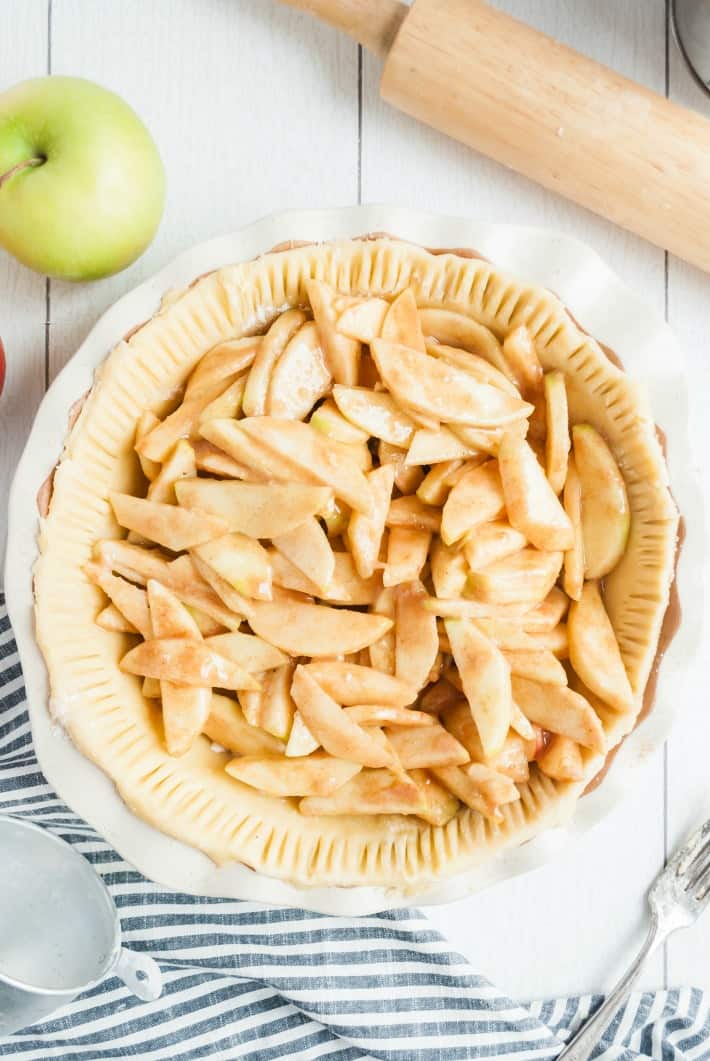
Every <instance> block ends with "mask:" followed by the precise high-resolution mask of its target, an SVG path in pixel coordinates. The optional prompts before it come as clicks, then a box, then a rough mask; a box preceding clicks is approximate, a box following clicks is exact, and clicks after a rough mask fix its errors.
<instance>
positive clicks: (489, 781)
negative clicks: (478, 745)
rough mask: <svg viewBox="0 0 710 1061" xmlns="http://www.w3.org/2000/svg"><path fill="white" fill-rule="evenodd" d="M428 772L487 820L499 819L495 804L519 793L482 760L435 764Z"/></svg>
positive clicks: (510, 783) (497, 806)
mask: <svg viewBox="0 0 710 1061" xmlns="http://www.w3.org/2000/svg"><path fill="white" fill-rule="evenodd" d="M432 774H433V775H434V777H435V778H436V780H437V781H439V782H440V783H441V784H442V785H444V787H445V788H447V789H448V790H449V792H451V793H453V795H454V796H456V798H457V799H460V800H461V802H462V803H464V804H465V805H466V806H467V807H470V808H471V810H475V811H478V813H479V814H482V815H483V817H484V818H488V819H490V820H491V821H500V819H501V813H500V810H499V809H498V808H499V807H501V806H503V805H505V804H506V803H515V802H516V801H517V800H518V799H520V793H519V792H518V790H517V788H516V787H515V785H514V784H513V782H512V781H511V780H510V778H509V777H505V775H504V774H499V773H498V772H497V771H495V770H491V769H490V767H488V766H484V764H483V763H468V764H467V765H466V766H437V767H435V768H434V769H433V770H432Z"/></svg>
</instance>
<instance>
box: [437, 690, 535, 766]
mask: <svg viewBox="0 0 710 1061" xmlns="http://www.w3.org/2000/svg"><path fill="white" fill-rule="evenodd" d="M441 718H442V722H443V724H444V726H445V727H446V729H447V730H448V731H449V733H451V735H452V736H453V737H455V738H456V740H457V741H459V743H460V744H462V745H463V747H464V748H465V749H466V751H467V752H468V754H469V755H470V757H471V759H473V761H474V762H479V763H480V762H485V764H486V766H490V767H491V769H492V770H496V771H497V772H498V773H500V774H504V775H505V776H506V777H509V778H510V779H511V781H515V782H522V781H527V780H528V777H529V774H530V771H529V769H528V758H527V754H526V741H524V740H523V738H522V737H519V736H518V734H517V733H514V732H513V731H512V730H510V731H509V732H508V735H507V736H506V738H505V741H504V743H503V747H502V748H501V750H500V751H499V752H498V754H497V755H494V756H492V757H491V758H490V759H487V758H486V755H485V753H484V751H483V745H482V744H481V738H480V737H479V735H478V728H477V726H476V723H475V722H474V721H473V717H472V715H471V709H470V707H469V706H468V703H467V702H466V701H465V700H458V701H456V702H455V703H452V704H449V705H447V706H446V707H445V708H444V711H443V713H442V716H441Z"/></svg>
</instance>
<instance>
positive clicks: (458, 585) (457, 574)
mask: <svg viewBox="0 0 710 1061" xmlns="http://www.w3.org/2000/svg"><path fill="white" fill-rule="evenodd" d="M468 573H469V572H468V565H467V563H466V558H465V556H464V554H463V552H462V551H461V550H460V549H459V548H458V546H454V545H444V543H443V542H442V541H441V540H440V539H439V538H436V539H435V540H434V544H433V545H432V548H431V579H432V582H433V584H434V592H435V593H436V595H437V597H441V598H451V597H453V598H458V597H460V596H461V594H462V593H463V591H464V589H465V586H466V582H467V580H468ZM425 605H426V607H427V608H429V607H431V605H430V602H429V601H427V602H425Z"/></svg>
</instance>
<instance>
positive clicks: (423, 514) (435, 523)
mask: <svg viewBox="0 0 710 1061" xmlns="http://www.w3.org/2000/svg"><path fill="white" fill-rule="evenodd" d="M387 526H388V527H412V528H416V529H417V530H426V531H431V533H432V534H437V533H438V532H439V529H440V527H441V513H440V512H439V510H438V508H435V507H434V506H432V505H425V504H424V503H423V502H422V501H420V500H419V498H418V497H416V496H414V495H410V496H409V497H397V498H395V500H394V501H392V502H390V507H389V510H388V512H387Z"/></svg>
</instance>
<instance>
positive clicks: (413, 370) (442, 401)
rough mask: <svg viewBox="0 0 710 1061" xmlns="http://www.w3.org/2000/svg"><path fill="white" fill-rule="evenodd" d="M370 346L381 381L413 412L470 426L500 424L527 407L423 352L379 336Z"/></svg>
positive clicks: (526, 411)
mask: <svg viewBox="0 0 710 1061" xmlns="http://www.w3.org/2000/svg"><path fill="white" fill-rule="evenodd" d="M371 349H372V354H373V357H374V359H375V364H376V365H377V368H378V370H379V373H380V375H381V376H382V379H383V380H384V382H385V384H386V385H387V386H388V388H389V389H390V390H391V391H392V393H393V394H394V395H395V397H396V398H398V400H399V401H401V402H402V403H403V404H404V405H406V406H407V407H408V408H411V409H413V410H414V411H415V412H417V413H423V414H424V415H425V416H432V417H435V418H437V419H440V420H443V421H445V422H453V423H461V424H469V425H470V426H472V427H499V426H501V425H503V424H509V423H511V422H512V421H513V420H517V419H521V418H523V417H525V416H527V415H528V414H529V413H530V412H531V409H532V407H531V406H529V405H527V404H526V403H525V402H523V401H521V400H520V399H518V398H513V397H512V395H510V394H506V393H505V391H502V390H499V389H498V388H497V387H491V386H490V384H487V383H479V382H478V380H476V379H474V378H473V377H472V376H471V375H470V374H469V373H468V372H462V371H461V370H460V369H458V368H456V367H455V366H454V365H451V364H448V363H446V362H442V361H439V360H438V359H437V358H435V357H430V356H429V355H428V354H420V353H419V352H418V351H416V350H410V349H409V348H408V347H406V346H400V345H398V344H396V343H388V342H385V340H384V339H375V340H374V342H373V344H372V348H371Z"/></svg>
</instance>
